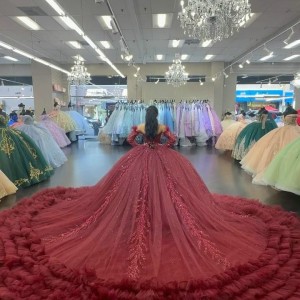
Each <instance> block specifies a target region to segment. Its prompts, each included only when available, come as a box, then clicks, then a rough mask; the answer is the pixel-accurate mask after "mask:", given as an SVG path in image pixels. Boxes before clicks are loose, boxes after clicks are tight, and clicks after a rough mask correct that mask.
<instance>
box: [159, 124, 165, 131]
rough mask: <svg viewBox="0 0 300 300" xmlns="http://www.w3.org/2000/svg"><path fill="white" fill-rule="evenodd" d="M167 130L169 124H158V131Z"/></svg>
mask: <svg viewBox="0 0 300 300" xmlns="http://www.w3.org/2000/svg"><path fill="white" fill-rule="evenodd" d="M166 130H167V126H166V125H163V124H159V125H158V133H161V132H165V131H166Z"/></svg>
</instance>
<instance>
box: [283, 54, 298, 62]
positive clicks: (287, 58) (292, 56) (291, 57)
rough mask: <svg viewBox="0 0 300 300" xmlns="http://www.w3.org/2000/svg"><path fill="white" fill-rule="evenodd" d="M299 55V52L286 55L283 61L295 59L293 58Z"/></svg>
mask: <svg viewBox="0 0 300 300" xmlns="http://www.w3.org/2000/svg"><path fill="white" fill-rule="evenodd" d="M299 56H300V54H294V55H291V56H289V57H286V58H285V59H284V60H285V61H289V60H292V59H295V58H297V57H299Z"/></svg>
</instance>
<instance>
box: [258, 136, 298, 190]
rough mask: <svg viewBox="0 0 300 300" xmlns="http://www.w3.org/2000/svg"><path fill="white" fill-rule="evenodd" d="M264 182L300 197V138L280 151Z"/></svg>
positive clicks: (264, 175)
mask: <svg viewBox="0 0 300 300" xmlns="http://www.w3.org/2000/svg"><path fill="white" fill-rule="evenodd" d="M263 182H264V183H265V184H267V185H271V186H273V187H275V188H277V189H279V190H283V191H287V192H291V193H294V194H297V195H300V138H298V139H296V140H294V141H293V142H291V143H289V144H287V145H286V146H285V147H284V148H283V149H282V150H281V151H279V153H278V154H277V155H276V156H275V157H274V159H273V160H272V162H271V163H270V164H269V166H268V168H267V169H266V170H265V172H264V174H263Z"/></svg>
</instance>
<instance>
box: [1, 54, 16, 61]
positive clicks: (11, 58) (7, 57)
mask: <svg viewBox="0 0 300 300" xmlns="http://www.w3.org/2000/svg"><path fill="white" fill-rule="evenodd" d="M3 58H5V59H7V60H11V61H19V60H18V59H16V58H14V57H11V56H7V55H5V56H3Z"/></svg>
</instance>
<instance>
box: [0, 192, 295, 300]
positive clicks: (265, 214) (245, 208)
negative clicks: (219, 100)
mask: <svg viewBox="0 0 300 300" xmlns="http://www.w3.org/2000/svg"><path fill="white" fill-rule="evenodd" d="M90 189H92V188H79V189H72V188H56V189H50V190H45V191H43V192H40V193H38V194H36V195H35V196H33V197H32V198H31V199H26V200H24V201H22V202H21V203H20V204H19V205H17V206H16V207H15V208H13V209H12V210H8V211H4V212H2V213H1V214H0V264H1V268H0V298H1V299H31V300H35V299H60V300H63V299H74V300H75V299H222V300H223V299H230V300H231V299H243V300H247V299H249V300H250V299H251V300H252V299H270V300H274V299H299V298H300V242H299V238H300V225H299V220H298V219H297V217H296V216H294V215H293V214H290V213H287V212H284V211H282V210H280V209H277V208H270V207H265V206H263V205H261V204H259V203H258V202H256V201H252V200H247V199H243V198H237V197H232V196H221V195H215V196H214V197H215V199H216V201H217V202H218V203H219V205H220V206H221V207H223V208H224V209H228V210H229V208H230V210H231V211H232V209H234V211H233V213H236V214H241V213H243V214H245V213H247V214H248V215H255V216H256V217H259V218H260V219H261V220H262V221H263V222H264V223H265V224H266V226H267V227H268V229H269V235H268V238H267V246H266V248H265V250H264V251H263V252H262V253H261V255H260V256H259V257H258V258H257V259H254V260H249V261H248V262H246V263H243V264H240V265H236V266H234V267H231V268H228V269H227V270H226V271H224V272H222V273H220V274H218V275H215V276H211V277H209V278H198V279H197V278H195V279H190V280H186V281H185V280H183V281H171V282H161V281H159V280H157V279H150V280H143V281H139V280H135V281H131V280H128V279H126V280H118V281H115V280H112V279H107V278H98V277H97V276H96V272H95V270H86V269H83V270H80V271H79V270H76V269H72V268H68V267H66V266H65V265H64V264H62V263H61V262H59V261H58V260H56V259H54V258H51V257H49V256H48V255H47V254H46V252H45V247H44V245H43V243H42V242H41V238H40V237H39V236H38V235H37V234H36V232H35V231H34V230H33V228H32V220H33V218H35V217H36V216H38V214H39V213H40V212H42V211H43V210H44V209H48V208H49V207H53V206H55V205H57V204H58V203H59V202H62V201H72V199H75V198H78V197H82V196H83V195H84V194H86V193H87V192H89V190H90Z"/></svg>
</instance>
